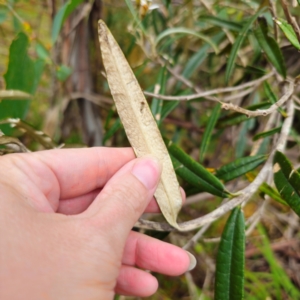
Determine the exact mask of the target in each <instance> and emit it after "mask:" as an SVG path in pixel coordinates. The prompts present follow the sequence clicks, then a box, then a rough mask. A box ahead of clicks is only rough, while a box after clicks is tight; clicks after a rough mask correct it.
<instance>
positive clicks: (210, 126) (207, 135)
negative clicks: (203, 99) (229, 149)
mask: <svg viewBox="0 0 300 300" xmlns="http://www.w3.org/2000/svg"><path fill="white" fill-rule="evenodd" d="M220 112H221V104H220V103H218V104H217V105H216V106H215V107H214V109H213V110H212V112H211V115H210V117H209V119H208V122H207V124H206V128H205V131H204V133H203V137H202V142H201V146H200V158H199V161H200V163H202V162H203V160H204V157H205V154H206V151H207V148H208V146H209V143H210V139H211V136H212V133H213V130H214V128H215V125H216V123H217V121H218V119H219V116H220Z"/></svg>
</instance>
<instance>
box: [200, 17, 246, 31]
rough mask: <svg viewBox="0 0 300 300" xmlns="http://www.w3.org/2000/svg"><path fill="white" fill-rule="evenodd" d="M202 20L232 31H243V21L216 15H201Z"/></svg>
mask: <svg viewBox="0 0 300 300" xmlns="http://www.w3.org/2000/svg"><path fill="white" fill-rule="evenodd" d="M200 20H201V22H206V23H209V24H212V25H215V26H218V27H220V28H225V29H229V30H232V31H241V30H242V28H243V25H242V23H238V22H232V21H229V20H226V19H223V18H220V17H215V16H201V18H200Z"/></svg>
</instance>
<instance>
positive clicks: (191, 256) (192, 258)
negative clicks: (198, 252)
mask: <svg viewBox="0 0 300 300" xmlns="http://www.w3.org/2000/svg"><path fill="white" fill-rule="evenodd" d="M186 253H187V254H188V256H189V258H190V265H189V268H188V270H187V271H191V270H193V269H194V268H195V267H196V265H197V260H196V257H195V256H194V255H193V254H192V253H190V252H189V251H186Z"/></svg>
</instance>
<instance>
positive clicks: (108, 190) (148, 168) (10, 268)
mask: <svg viewBox="0 0 300 300" xmlns="http://www.w3.org/2000/svg"><path fill="white" fill-rule="evenodd" d="M159 175H160V165H159V164H158V163H157V162H156V161H155V160H154V159H153V158H143V159H135V158H134V153H133V151H132V150H131V149H129V148H126V149H124V148H123V149H120V148H119V149H114V148H90V149H66V150H50V151H42V152H35V153H30V154H12V155H6V156H3V157H0V208H1V209H0V266H1V267H0V298H1V299H3V300H8V299H9V300H16V299H31V300H35V299H36V300H41V299H55V300H60V299H72V300H74V299H75V300H76V299H84V300H88V299H101V300H106V299H113V298H114V293H115V292H116V293H121V294H124V295H133V296H140V297H145V296H149V295H151V294H153V293H155V291H156V289H157V286H158V283H157V280H156V279H155V277H153V276H152V275H151V274H149V273H148V272H146V271H144V270H141V269H145V270H151V271H155V272H159V273H163V274H167V275H171V276H172V275H173V276H176V275H180V274H182V273H184V272H186V271H187V270H188V269H189V268H192V267H193V266H194V265H195V261H194V260H193V258H191V257H190V256H189V255H188V254H187V252H185V251H184V250H182V249H180V248H178V247H176V246H174V245H171V244H167V243H164V242H162V241H158V240H156V239H153V238H151V237H148V236H145V235H143V234H141V233H137V232H132V231H131V228H132V227H133V225H134V223H135V222H136V221H137V219H138V218H139V217H140V216H141V214H142V213H143V212H144V211H147V212H154V211H158V207H157V204H156V202H155V201H154V199H153V193H154V191H155V189H156V186H157V183H158V181H159ZM139 268H141V269H139Z"/></svg>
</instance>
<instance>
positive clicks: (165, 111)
mask: <svg viewBox="0 0 300 300" xmlns="http://www.w3.org/2000/svg"><path fill="white" fill-rule="evenodd" d="M179 103H180V101H166V103H165V104H164V105H163V108H162V112H161V121H163V120H164V119H165V118H166V117H167V116H168V115H169V113H171V112H172V111H173V110H174V109H175V108H176V107H177V106H178V105H179Z"/></svg>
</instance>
